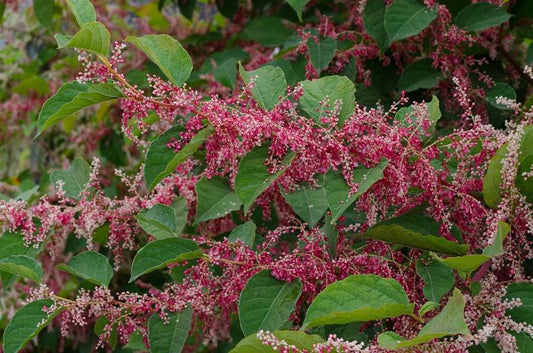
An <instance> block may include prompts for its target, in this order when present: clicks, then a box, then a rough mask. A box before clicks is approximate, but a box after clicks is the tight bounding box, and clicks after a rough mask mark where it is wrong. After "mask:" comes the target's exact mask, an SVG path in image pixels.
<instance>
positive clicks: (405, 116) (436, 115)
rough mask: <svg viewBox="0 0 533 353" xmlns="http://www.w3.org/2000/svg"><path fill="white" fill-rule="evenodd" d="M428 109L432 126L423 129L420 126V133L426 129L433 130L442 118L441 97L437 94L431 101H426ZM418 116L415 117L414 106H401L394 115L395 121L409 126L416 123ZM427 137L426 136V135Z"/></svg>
mask: <svg viewBox="0 0 533 353" xmlns="http://www.w3.org/2000/svg"><path fill="white" fill-rule="evenodd" d="M426 109H427V112H428V120H429V121H430V124H431V125H430V126H429V128H428V129H423V128H422V127H421V126H420V127H419V128H418V131H419V133H420V134H423V133H424V131H428V132H433V131H434V130H435V126H436V124H437V121H438V120H439V119H440V118H441V116H442V114H441V112H440V108H439V99H438V98H437V97H435V96H433V97H432V98H431V101H430V102H427V103H426ZM415 119H416V118H415V117H413V106H412V105H410V106H408V107H404V108H400V109H398V111H397V112H396V114H395V115H394V122H395V123H397V124H398V125H400V126H404V127H409V126H411V125H412V124H413V123H415V121H416V120H415ZM424 137H425V136H424Z"/></svg>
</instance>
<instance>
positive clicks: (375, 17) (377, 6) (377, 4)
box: [363, 0, 390, 53]
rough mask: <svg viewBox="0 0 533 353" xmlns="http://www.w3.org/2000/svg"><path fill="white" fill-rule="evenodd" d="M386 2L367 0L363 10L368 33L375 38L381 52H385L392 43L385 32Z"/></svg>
mask: <svg viewBox="0 0 533 353" xmlns="http://www.w3.org/2000/svg"><path fill="white" fill-rule="evenodd" d="M385 11H386V7H385V3H384V2H383V1H382V0H367V2H366V6H365V10H364V11H363V23H364V25H365V30H366V31H367V33H368V34H369V35H370V36H371V37H372V38H374V40H375V41H376V43H377V44H378V47H379V50H380V52H382V53H384V52H385V51H386V50H387V48H388V47H389V45H390V42H389V37H388V36H387V32H385Z"/></svg>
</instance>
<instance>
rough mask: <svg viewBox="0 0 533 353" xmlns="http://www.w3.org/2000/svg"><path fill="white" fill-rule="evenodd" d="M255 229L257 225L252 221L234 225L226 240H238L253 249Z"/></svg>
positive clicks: (233, 241) (231, 241) (232, 241)
mask: <svg viewBox="0 0 533 353" xmlns="http://www.w3.org/2000/svg"><path fill="white" fill-rule="evenodd" d="M256 230H257V226H256V225H255V223H254V222H253V221H248V222H246V223H243V224H241V225H238V226H237V227H235V228H234V229H233V230H232V231H231V233H230V235H229V236H228V241H229V242H230V243H235V242H237V240H240V241H242V243H243V244H244V245H246V246H248V247H249V248H251V249H253V246H254V242H255V231H256Z"/></svg>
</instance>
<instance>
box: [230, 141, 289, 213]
mask: <svg viewBox="0 0 533 353" xmlns="http://www.w3.org/2000/svg"><path fill="white" fill-rule="evenodd" d="M268 148H269V146H267V145H263V146H258V147H256V148H254V149H253V150H251V151H250V152H248V154H247V155H246V156H244V158H243V159H242V160H241V162H240V163H239V171H238V172H237V176H236V177H235V192H236V193H237V195H239V198H240V199H241V201H242V203H243V204H244V212H245V213H248V211H249V210H250V207H251V206H252V204H253V203H254V202H255V200H256V199H257V197H258V196H259V195H261V193H262V192H263V191H265V190H266V189H268V187H269V186H270V185H272V183H273V182H274V181H275V180H276V179H277V178H278V177H279V176H280V175H281V174H283V172H284V171H285V170H286V169H287V168H288V167H289V165H290V164H291V162H292V161H293V159H294V158H295V157H296V153H294V152H291V153H289V154H288V155H287V156H286V157H285V159H284V160H283V161H282V162H281V164H282V167H281V168H279V169H278V171H277V172H276V173H274V174H270V173H269V171H268V168H267V166H266V165H265V161H266V160H267V158H268Z"/></svg>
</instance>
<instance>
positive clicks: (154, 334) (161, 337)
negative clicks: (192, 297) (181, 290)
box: [148, 305, 192, 353]
mask: <svg viewBox="0 0 533 353" xmlns="http://www.w3.org/2000/svg"><path fill="white" fill-rule="evenodd" d="M167 316H168V323H165V322H164V321H163V320H162V319H161V318H160V317H159V314H158V313H155V314H153V315H152V316H151V317H150V320H148V342H149V344H150V352H151V353H179V352H181V350H182V349H183V346H184V345H185V341H186V340H187V336H189V330H190V329H191V323H192V308H191V306H190V305H187V306H186V307H185V309H183V310H182V311H180V312H176V313H167Z"/></svg>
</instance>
